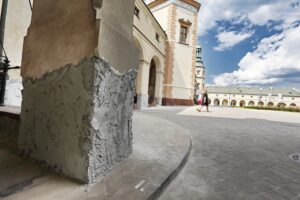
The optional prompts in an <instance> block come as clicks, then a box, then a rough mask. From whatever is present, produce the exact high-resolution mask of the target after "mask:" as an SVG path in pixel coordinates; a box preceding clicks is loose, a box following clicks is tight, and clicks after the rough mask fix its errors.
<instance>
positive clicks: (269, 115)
mask: <svg viewBox="0 0 300 200" xmlns="http://www.w3.org/2000/svg"><path fill="white" fill-rule="evenodd" d="M198 107H199V106H194V107H187V108H184V109H183V110H182V111H181V112H179V113H178V114H179V115H188V116H198V117H218V118H231V119H265V120H269V121H276V122H288V123H300V113H293V112H281V111H272V110H254V109H244V108H231V107H209V111H210V112H206V108H203V109H202V112H198V111H197V110H196V109H197V108H198ZM165 109H166V108H165Z"/></svg>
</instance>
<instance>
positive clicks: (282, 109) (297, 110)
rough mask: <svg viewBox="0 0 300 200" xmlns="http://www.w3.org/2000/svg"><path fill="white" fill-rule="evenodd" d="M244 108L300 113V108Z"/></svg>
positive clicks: (248, 107)
mask: <svg viewBox="0 0 300 200" xmlns="http://www.w3.org/2000/svg"><path fill="white" fill-rule="evenodd" d="M244 108H247V109H254V110H274V111H284V112H300V108H282V107H261V106H246V107H244Z"/></svg>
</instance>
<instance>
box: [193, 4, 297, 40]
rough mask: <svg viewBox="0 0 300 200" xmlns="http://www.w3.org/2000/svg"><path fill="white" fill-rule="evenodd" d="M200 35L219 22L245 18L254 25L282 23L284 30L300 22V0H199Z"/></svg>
mask: <svg viewBox="0 0 300 200" xmlns="http://www.w3.org/2000/svg"><path fill="white" fill-rule="evenodd" d="M199 2H200V3H201V4H202V8H201V10H200V14H199V34H200V35H203V34H205V33H206V32H207V31H208V30H210V29H212V28H214V27H216V26H217V22H218V21H223V20H225V21H231V22H234V20H235V19H238V18H239V17H241V16H243V18H247V19H248V20H249V21H250V23H252V24H254V25H260V26H262V25H265V24H267V23H268V22H269V21H270V20H272V21H282V25H283V26H282V28H284V27H285V26H289V24H291V23H293V22H294V21H295V20H297V19H298V20H299V17H300V12H299V5H300V1H299V0H264V1H261V0H251V1H245V0H226V1H224V0H213V1H211V0H199Z"/></svg>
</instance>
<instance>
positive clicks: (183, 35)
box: [179, 26, 188, 44]
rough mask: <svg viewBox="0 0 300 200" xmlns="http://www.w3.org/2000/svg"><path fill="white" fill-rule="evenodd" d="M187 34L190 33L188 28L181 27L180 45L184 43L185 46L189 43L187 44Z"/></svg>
mask: <svg viewBox="0 0 300 200" xmlns="http://www.w3.org/2000/svg"><path fill="white" fill-rule="evenodd" d="M187 32H188V28H187V27H186V26H181V27H180V39H179V42H180V43H184V44H186V43H187V42H186V39H187Z"/></svg>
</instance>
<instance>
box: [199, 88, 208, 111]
mask: <svg viewBox="0 0 300 200" xmlns="http://www.w3.org/2000/svg"><path fill="white" fill-rule="evenodd" d="M208 105H209V102H208V94H207V90H204V93H203V94H202V105H201V107H200V108H199V109H198V111H199V112H201V109H202V108H203V107H204V106H206V111H207V112H209V111H208Z"/></svg>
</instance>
